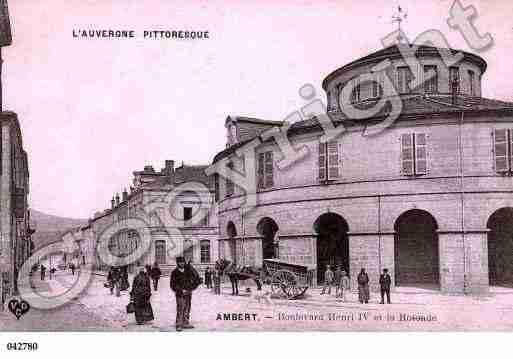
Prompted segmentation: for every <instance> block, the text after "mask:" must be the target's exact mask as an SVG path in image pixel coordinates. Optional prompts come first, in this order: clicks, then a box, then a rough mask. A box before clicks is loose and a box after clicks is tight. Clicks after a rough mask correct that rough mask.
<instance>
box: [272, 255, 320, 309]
mask: <svg viewBox="0 0 513 359" xmlns="http://www.w3.org/2000/svg"><path fill="white" fill-rule="evenodd" d="M264 272H265V273H266V274H267V276H268V280H269V281H270V284H271V291H272V293H273V294H274V295H277V296H281V297H285V298H287V299H296V298H300V297H302V296H303V295H304V294H305V293H306V291H307V290H308V286H309V282H310V280H309V271H308V267H306V266H303V265H299V264H292V263H288V262H282V261H280V260H277V259H264Z"/></svg>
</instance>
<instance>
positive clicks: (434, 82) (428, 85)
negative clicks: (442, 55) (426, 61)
mask: <svg viewBox="0 0 513 359" xmlns="http://www.w3.org/2000/svg"><path fill="white" fill-rule="evenodd" d="M430 73H433V76H432V77H431V78H428V75H429V74H430ZM424 79H425V80H424V92H426V93H436V92H438V70H437V68H436V66H435V65H426V66H424Z"/></svg>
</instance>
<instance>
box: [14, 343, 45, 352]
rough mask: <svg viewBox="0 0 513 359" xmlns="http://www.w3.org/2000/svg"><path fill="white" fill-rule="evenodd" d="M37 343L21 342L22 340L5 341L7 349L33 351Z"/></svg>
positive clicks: (36, 347)
mask: <svg viewBox="0 0 513 359" xmlns="http://www.w3.org/2000/svg"><path fill="white" fill-rule="evenodd" d="M38 347H39V346H38V344H37V343H22V342H11V343H7V350H19V351H35V350H37V349H38Z"/></svg>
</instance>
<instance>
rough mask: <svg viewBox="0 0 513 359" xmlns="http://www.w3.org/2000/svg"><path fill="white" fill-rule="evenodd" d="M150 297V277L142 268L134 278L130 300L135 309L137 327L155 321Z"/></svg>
mask: <svg viewBox="0 0 513 359" xmlns="http://www.w3.org/2000/svg"><path fill="white" fill-rule="evenodd" d="M150 297H151V284H150V277H149V276H148V275H147V274H146V273H145V271H144V267H141V268H140V269H139V273H138V274H137V276H136V277H135V278H134V282H133V284H132V291H131V292H130V298H131V300H132V302H133V303H134V307H135V321H136V322H137V325H142V324H144V323H145V322H149V321H152V320H153V319H155V318H154V316H153V308H152V307H151V303H150Z"/></svg>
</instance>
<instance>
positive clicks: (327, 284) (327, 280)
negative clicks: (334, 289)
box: [321, 265, 333, 295]
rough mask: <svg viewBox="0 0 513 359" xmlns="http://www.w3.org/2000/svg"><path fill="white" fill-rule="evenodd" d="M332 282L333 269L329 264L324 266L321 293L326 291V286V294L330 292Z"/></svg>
mask: <svg viewBox="0 0 513 359" xmlns="http://www.w3.org/2000/svg"><path fill="white" fill-rule="evenodd" d="M332 284H333V271H332V270H331V268H330V266H329V265H327V266H326V272H324V286H323V287H322V292H321V295H323V294H324V293H325V292H326V288H327V289H328V294H331V285H332Z"/></svg>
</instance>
